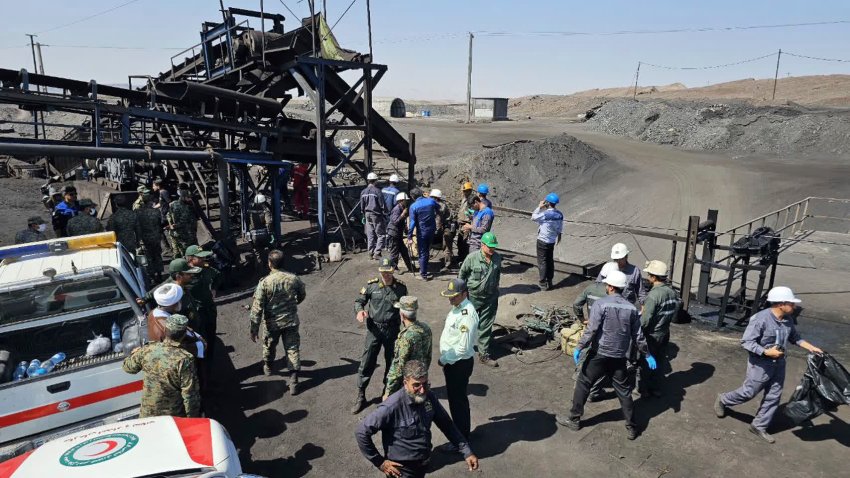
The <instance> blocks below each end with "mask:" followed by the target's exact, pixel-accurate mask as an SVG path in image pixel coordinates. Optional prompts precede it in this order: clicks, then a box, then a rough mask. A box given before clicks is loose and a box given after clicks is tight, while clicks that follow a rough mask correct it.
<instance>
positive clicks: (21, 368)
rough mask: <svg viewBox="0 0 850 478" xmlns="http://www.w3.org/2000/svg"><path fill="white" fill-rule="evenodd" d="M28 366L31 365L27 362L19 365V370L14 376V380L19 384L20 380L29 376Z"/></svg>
mask: <svg viewBox="0 0 850 478" xmlns="http://www.w3.org/2000/svg"><path fill="white" fill-rule="evenodd" d="M27 365H29V363H27V361H26V360H24V361H23V362H21V363H19V364H18V368H16V369H15V372H14V373H13V374H12V379H13V380H15V381H16V382H17V381H18V380H21V379H23V378H24V377H26V375H27Z"/></svg>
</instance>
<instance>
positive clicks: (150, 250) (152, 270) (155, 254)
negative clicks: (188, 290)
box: [133, 203, 162, 282]
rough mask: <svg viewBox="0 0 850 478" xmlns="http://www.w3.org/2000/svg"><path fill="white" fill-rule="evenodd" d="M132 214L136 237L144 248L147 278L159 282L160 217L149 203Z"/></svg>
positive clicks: (160, 268)
mask: <svg viewBox="0 0 850 478" xmlns="http://www.w3.org/2000/svg"><path fill="white" fill-rule="evenodd" d="M133 212H134V214H135V215H136V222H137V223H138V225H139V236H138V237H139V239H140V240H141V241H142V244H143V245H144V246H145V257H146V258H147V262H148V266H147V268H148V276H149V277H150V280H151V281H153V282H159V281H160V279H161V277H162V245H161V242H160V241H161V240H162V216H160V214H159V211H157V210H156V209H154V208H152V207H151V205H150V203H148V204H145V205H144V207H142V208H141V209H137V210H135V211H133Z"/></svg>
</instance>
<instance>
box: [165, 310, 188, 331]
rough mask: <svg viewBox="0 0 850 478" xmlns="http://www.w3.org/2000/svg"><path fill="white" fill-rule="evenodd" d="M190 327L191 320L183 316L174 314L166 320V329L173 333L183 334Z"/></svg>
mask: <svg viewBox="0 0 850 478" xmlns="http://www.w3.org/2000/svg"><path fill="white" fill-rule="evenodd" d="M188 325H189V318H188V317H186V316H185V315H181V314H172V315H170V316H168V318H167V319H165V328H166V329H168V330H170V331H172V332H182V331H184V330H186V327H187V326H188Z"/></svg>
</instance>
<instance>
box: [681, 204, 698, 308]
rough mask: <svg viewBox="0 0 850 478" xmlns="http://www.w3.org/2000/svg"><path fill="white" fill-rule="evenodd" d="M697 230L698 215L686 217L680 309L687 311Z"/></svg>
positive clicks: (689, 300) (694, 259) (689, 301)
mask: <svg viewBox="0 0 850 478" xmlns="http://www.w3.org/2000/svg"><path fill="white" fill-rule="evenodd" d="M698 231H699V216H690V217H689V218H688V237H687V240H686V241H685V263H684V267H682V282H681V286H682V310H685V311H687V310H688V306H689V305H690V303H691V281H692V280H693V277H694V262H695V261H696V250H697V232H698Z"/></svg>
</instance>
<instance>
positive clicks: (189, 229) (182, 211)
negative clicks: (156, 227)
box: [167, 189, 198, 258]
mask: <svg viewBox="0 0 850 478" xmlns="http://www.w3.org/2000/svg"><path fill="white" fill-rule="evenodd" d="M167 217H168V229H169V232H170V233H171V241H172V246H173V248H174V251H173V252H174V257H175V258H177V257H183V256H184V254H185V253H186V248H187V247H189V246H190V245H192V244H197V243H198V217H197V216H196V215H195V209H194V204H193V203H192V195H191V193H189V190H188V189H180V190H179V192H178V198H177V200H176V201H172V203H171V204H169V205H168V216H167Z"/></svg>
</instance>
